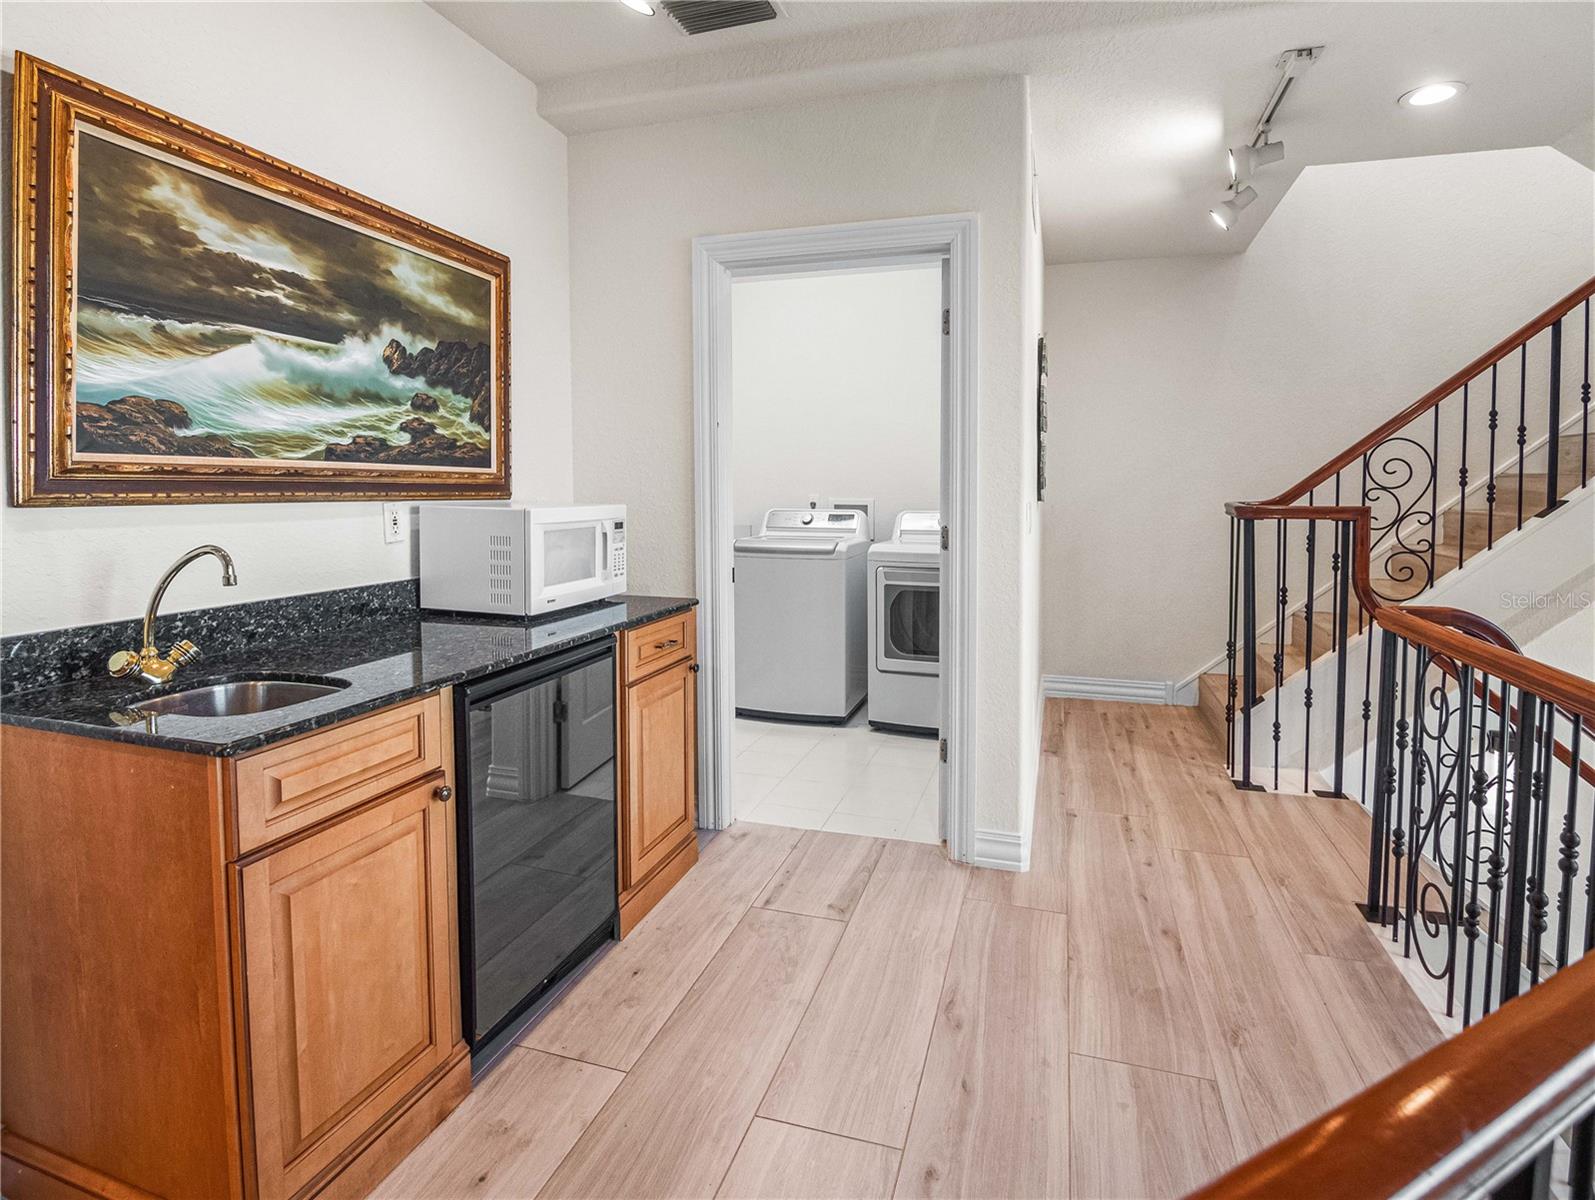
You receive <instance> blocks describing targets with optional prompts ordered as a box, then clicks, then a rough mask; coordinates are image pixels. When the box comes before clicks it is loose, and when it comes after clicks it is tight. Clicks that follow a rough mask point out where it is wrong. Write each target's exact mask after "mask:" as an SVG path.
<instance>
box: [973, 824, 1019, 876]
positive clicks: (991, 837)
mask: <svg viewBox="0 0 1595 1200" xmlns="http://www.w3.org/2000/svg"><path fill="white" fill-rule="evenodd" d="M969 865H970V866H972V867H989V868H991V869H992V870H996V871H1028V870H1029V869H1030V840H1029V839H1028V838H1026V837H1025V836H1024V835H1023V834H1018V833H1010V832H1009V831H1008V830H1006V829H977V830H975V853H974V855H973V856H972V857H971V858H970V860H969Z"/></svg>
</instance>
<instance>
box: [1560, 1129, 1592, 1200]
mask: <svg viewBox="0 0 1595 1200" xmlns="http://www.w3.org/2000/svg"><path fill="white" fill-rule="evenodd" d="M1569 1149H1570V1150H1571V1156H1570V1161H1569V1163H1568V1171H1567V1194H1568V1195H1569V1196H1577V1197H1578V1198H1579V1200H1589V1197H1590V1196H1595V1112H1592V1113H1590V1114H1589V1116H1587V1117H1584V1118H1582V1119H1580V1120H1578V1121H1575V1122H1573V1130H1572V1137H1571V1139H1569Z"/></svg>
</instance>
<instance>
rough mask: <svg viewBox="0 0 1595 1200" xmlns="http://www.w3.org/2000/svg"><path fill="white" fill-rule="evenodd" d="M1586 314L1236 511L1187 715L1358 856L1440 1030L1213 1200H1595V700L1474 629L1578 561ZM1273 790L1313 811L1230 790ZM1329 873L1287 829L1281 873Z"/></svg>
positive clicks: (1545, 665) (1590, 551)
mask: <svg viewBox="0 0 1595 1200" xmlns="http://www.w3.org/2000/svg"><path fill="white" fill-rule="evenodd" d="M1592 295H1595V280H1591V281H1589V282H1588V283H1586V284H1584V285H1583V286H1582V287H1580V288H1579V289H1577V290H1576V291H1575V292H1573V293H1572V294H1571V295H1569V296H1567V297H1564V298H1563V299H1562V300H1561V301H1559V302H1558V303H1557V304H1555V305H1553V306H1552V307H1551V308H1549V309H1547V310H1546V311H1545V312H1544V313H1542V314H1540V315H1539V316H1538V317H1536V318H1534V320H1532V321H1530V322H1529V323H1528V324H1526V325H1525V326H1523V327H1522V328H1521V329H1519V330H1517V331H1516V332H1514V333H1513V334H1512V335H1510V336H1509V337H1507V338H1506V339H1504V340H1503V341H1502V342H1501V343H1499V344H1498V345H1496V346H1495V347H1492V348H1491V349H1490V350H1489V351H1487V352H1486V353H1485V354H1483V355H1481V356H1480V357H1479V358H1478V359H1475V360H1474V361H1473V362H1472V363H1470V364H1468V365H1467V366H1466V367H1464V368H1463V369H1462V370H1461V371H1459V372H1458V373H1457V374H1456V375H1454V376H1452V377H1451V378H1450V379H1448V380H1446V381H1445V382H1444V383H1443V384H1441V385H1440V386H1439V387H1437V388H1435V389H1434V390H1433V391H1431V392H1429V393H1428V394H1427V395H1425V396H1423V397H1421V398H1420V399H1419V400H1417V401H1416V402H1414V403H1413V404H1412V405H1410V406H1409V407H1408V408H1406V409H1404V410H1402V411H1401V412H1400V413H1398V414H1396V415H1395V416H1394V417H1392V418H1391V419H1390V420H1389V421H1387V422H1386V423H1385V424H1383V425H1381V426H1380V427H1379V428H1378V429H1376V430H1374V431H1373V432H1372V433H1370V434H1368V435H1367V436H1366V437H1364V438H1362V439H1361V440H1360V441H1358V442H1357V443H1356V444H1355V445H1353V446H1351V447H1350V448H1348V449H1347V450H1346V451H1344V452H1342V453H1341V454H1340V455H1338V456H1336V457H1335V458H1334V459H1332V460H1330V461H1329V462H1328V463H1325V464H1324V465H1323V466H1322V467H1319V468H1318V469H1316V470H1315V471H1313V472H1312V473H1311V474H1309V475H1308V476H1307V477H1306V478H1305V479H1303V480H1301V481H1300V482H1299V483H1298V484H1296V485H1295V486H1294V487H1292V488H1290V489H1288V490H1287V491H1285V492H1283V493H1281V494H1280V495H1279V496H1276V497H1274V498H1273V499H1270V500H1264V501H1256V502H1252V501H1237V502H1234V503H1231V504H1229V505H1228V506H1227V512H1228V515H1229V517H1230V538H1229V555H1230V578H1229V596H1228V610H1227V613H1226V626H1225V628H1226V635H1227V640H1226V647H1225V653H1224V656H1223V658H1222V659H1221V660H1220V662H1221V663H1222V664H1223V667H1224V669H1223V671H1222V672H1219V671H1217V670H1209V671H1208V672H1206V673H1204V674H1203V675H1202V676H1201V677H1200V700H1199V707H1200V710H1201V715H1202V718H1203V723H1205V725H1206V726H1207V728H1208V729H1209V730H1211V731H1212V732H1213V733H1214V734H1215V735H1216V736H1217V737H1218V739H1219V741H1220V743H1221V745H1222V748H1223V753H1224V756H1225V761H1226V765H1227V766H1228V768H1229V773H1230V776H1231V782H1232V783H1233V785H1234V786H1235V787H1236V788H1237V789H1240V790H1239V792H1238V795H1237V797H1236V803H1237V804H1238V805H1240V806H1241V808H1242V809H1251V810H1254V811H1261V812H1265V813H1281V812H1288V811H1297V810H1299V811H1301V812H1303V813H1305V814H1308V815H1309V816H1310V817H1311V818H1312V819H1313V820H1315V821H1317V822H1319V823H1320V824H1324V825H1325V826H1326V827H1331V826H1332V827H1333V828H1334V829H1335V830H1336V831H1338V832H1339V833H1342V834H1346V835H1347V837H1346V839H1345V842H1344V844H1342V845H1340V846H1338V847H1337V853H1338V854H1339V855H1340V856H1341V857H1343V858H1345V860H1346V861H1347V862H1348V863H1351V864H1352V869H1353V871H1355V872H1356V873H1357V874H1358V875H1361V876H1362V877H1363V878H1364V880H1365V888H1364V891H1363V895H1362V899H1361V902H1360V903H1358V904H1357V906H1356V907H1357V909H1358V910H1360V912H1361V915H1362V916H1363V917H1364V918H1365V919H1366V921H1367V922H1368V923H1369V925H1370V927H1371V928H1373V929H1374V931H1375V933H1376V935H1377V937H1378V939H1379V941H1380V942H1381V943H1382V944H1383V945H1384V947H1385V948H1386V950H1388V951H1389V953H1390V954H1391V955H1392V956H1393V957H1394V958H1395V959H1396V961H1397V964H1398V967H1399V968H1400V970H1401V973H1402V975H1403V976H1404V977H1405V978H1406V980H1407V981H1408V983H1409V984H1410V985H1411V986H1412V990H1413V991H1414V992H1415V993H1417V994H1418V995H1419V997H1420V998H1422V999H1423V1000H1424V1003H1425V1004H1426V1005H1427V1006H1428V1007H1429V1009H1430V1012H1431V1013H1432V1014H1433V1015H1434V1016H1435V1018H1436V1020H1437V1021H1438V1022H1439V1023H1440V1025H1441V1027H1442V1028H1443V1029H1445V1030H1447V1031H1448V1032H1455V1036H1454V1037H1452V1038H1450V1039H1449V1040H1448V1041H1446V1042H1445V1043H1444V1044H1442V1045H1441V1046H1440V1047H1438V1048H1437V1049H1435V1050H1433V1051H1431V1052H1430V1053H1429V1054H1427V1055H1425V1056H1424V1057H1423V1058H1420V1059H1418V1060H1416V1061H1414V1062H1412V1063H1410V1064H1408V1065H1407V1066H1406V1067H1403V1068H1401V1069H1400V1070H1398V1071H1397V1072H1396V1073H1395V1074H1393V1075H1391V1076H1390V1077H1389V1078H1388V1079H1386V1080H1385V1081H1383V1082H1382V1083H1380V1084H1376V1085H1375V1086H1374V1087H1372V1088H1370V1089H1369V1090H1368V1091H1366V1092H1365V1093H1363V1095H1362V1096H1359V1097H1358V1098H1357V1099H1355V1100H1353V1101H1351V1102H1349V1103H1348V1104H1346V1105H1343V1106H1342V1107H1341V1108H1339V1109H1336V1110H1334V1111H1333V1112H1331V1113H1329V1114H1327V1115H1326V1116H1324V1117H1323V1118H1321V1119H1320V1120H1319V1121H1318V1122H1316V1123H1314V1124H1312V1125H1309V1126H1308V1127H1306V1128H1305V1129H1303V1130H1301V1131H1299V1132H1298V1133H1297V1134H1295V1135H1293V1136H1291V1137H1289V1138H1286V1139H1285V1140H1284V1141H1282V1142H1280V1143H1279V1144H1278V1145H1277V1146H1276V1147H1274V1148H1273V1149H1272V1150H1270V1151H1268V1152H1265V1153H1264V1154H1263V1155H1260V1156H1258V1157H1257V1158H1255V1159H1254V1160H1252V1162H1250V1163H1248V1164H1246V1165H1244V1166H1242V1167H1241V1168H1239V1169H1237V1170H1236V1171H1233V1172H1231V1173H1230V1174H1229V1175H1227V1176H1225V1177H1224V1178H1222V1179H1220V1180H1218V1181H1217V1182H1215V1183H1214V1184H1212V1185H1210V1186H1209V1187H1208V1188H1207V1189H1205V1190H1203V1191H1202V1192H1200V1193H1198V1195H1199V1196H1200V1197H1201V1198H1202V1200H1269V1198H1271V1197H1274V1196H1278V1195H1286V1194H1300V1195H1312V1196H1319V1195H1323V1196H1336V1197H1346V1198H1347V1200H1350V1198H1351V1197H1360V1196H1365V1195H1380V1196H1383V1195H1395V1194H1401V1195H1414V1196H1419V1195H1421V1196H1425V1197H1428V1196H1434V1197H1438V1196H1441V1195H1446V1196H1450V1195H1469V1196H1474V1195H1478V1196H1491V1197H1500V1198H1505V1197H1508V1196H1510V1197H1514V1198H1516V1197H1533V1198H1535V1200H1541V1198H1544V1200H1549V1198H1550V1197H1551V1196H1562V1195H1566V1196H1570V1197H1576V1198H1577V1200H1595V1054H1592V1046H1591V1039H1590V1030H1591V1026H1590V1013H1591V1011H1592V1009H1591V1005H1592V1003H1595V860H1592V859H1591V857H1590V853H1589V848H1590V847H1595V736H1592V734H1595V681H1592V680H1590V679H1586V678H1582V677H1581V676H1578V675H1575V674H1572V673H1570V672H1568V671H1564V670H1560V669H1558V668H1557V667H1556V666H1554V665H1552V664H1551V663H1549V662H1542V661H1538V660H1536V659H1534V658H1532V657H1530V656H1527V655H1525V654H1523V653H1522V652H1521V650H1520V648H1519V647H1518V646H1517V644H1516V643H1515V642H1514V641H1513V639H1512V637H1511V636H1510V634H1508V633H1507V632H1506V631H1504V630H1502V629H1501V628H1499V627H1498V626H1496V625H1495V624H1493V623H1492V622H1491V621H1489V620H1487V619H1485V618H1484V617H1482V616H1480V615H1478V614H1476V613H1473V612H1469V611H1466V608H1467V605H1468V604H1470V603H1478V604H1480V605H1481V606H1482V605H1483V604H1490V605H1491V606H1492V607H1491V608H1490V609H1487V610H1485V611H1493V605H1494V601H1493V599H1491V600H1484V599H1482V597H1485V596H1486V595H1490V594H1492V593H1493V592H1494V591H1495V589H1496V588H1498V587H1499V588H1506V589H1510V590H1512V591H1514V592H1517V591H1524V590H1527V589H1531V588H1536V587H1545V586H1548V585H1549V586H1555V585H1557V584H1561V583H1563V582H1566V581H1567V580H1568V579H1569V577H1574V576H1577V575H1578V573H1579V572H1580V571H1582V570H1587V569H1589V568H1590V567H1591V566H1592V565H1595V536H1592V533H1595V528H1592V527H1595V428H1592V425H1591V415H1592V414H1591V412H1590V400H1591V396H1590V358H1591V331H1590V317H1591V312H1590V309H1591V303H1592V299H1591V298H1592ZM1503 539H1504V540H1505V542H1506V544H1505V545H1502V544H1501V543H1502V542H1503ZM1453 572H1458V573H1459V574H1458V576H1457V578H1455V579H1454V580H1451V581H1449V583H1448V584H1447V586H1445V588H1444V589H1443V591H1442V593H1441V594H1440V595H1439V596H1431V595H1430V594H1429V593H1430V592H1431V590H1432V589H1434V587H1435V585H1436V583H1437V582H1440V581H1443V580H1445V579H1446V577H1447V576H1449V575H1451V574H1452V573H1453ZM1541 572H1547V573H1549V574H1552V575H1555V576H1556V578H1554V579H1547V578H1535V575H1536V574H1537V573H1541ZM1470 596H1471V597H1474V598H1475V599H1474V600H1469V599H1468V597H1470ZM1414 600H1416V601H1418V603H1410V602H1411V601H1414ZM1353 776H1355V777H1353ZM1298 785H1299V788H1298ZM1288 790H1300V791H1303V792H1315V793H1317V794H1316V795H1314V796H1302V797H1295V798H1292V797H1287V796H1279V795H1265V796H1256V797H1251V798H1246V792H1247V791H1254V792H1265V791H1274V792H1281V791H1288ZM1359 846H1360V852H1359ZM1321 862H1322V855H1320V854H1316V853H1315V852H1314V849H1313V847H1312V846H1311V845H1309V844H1308V842H1307V839H1305V838H1296V839H1294V840H1293V841H1291V842H1290V843H1289V844H1284V845H1281V846H1279V847H1277V849H1276V852H1275V853H1274V854H1273V855H1271V856H1270V861H1269V863H1268V869H1269V870H1270V871H1272V872H1277V873H1278V875H1279V876H1280V877H1282V878H1284V879H1286V880H1287V881H1288V880H1292V879H1295V878H1297V877H1303V878H1305V877H1311V876H1312V875H1313V873H1314V872H1315V871H1316V870H1318V869H1319V867H1320V866H1321ZM1349 907H1350V906H1348V905H1345V904H1344V902H1342V904H1341V905H1340V906H1338V907H1337V906H1334V905H1331V906H1330V907H1328V908H1327V909H1326V910H1324V911H1323V912H1321V913H1315V918H1317V919H1320V920H1322V921H1323V922H1324V923H1326V924H1327V923H1328V922H1329V921H1331V920H1333V919H1336V918H1337V917H1339V916H1343V915H1345V913H1346V911H1347V910H1348V909H1349ZM1409 999H1410V998H1409ZM1365 1016H1366V1019H1367V1020H1368V1021H1370V1022H1388V1021H1393V1020H1394V1019H1395V1016H1396V1015H1395V1013H1394V1011H1393V1010H1392V1009H1389V1008H1388V1006H1384V1007H1381V1006H1375V1007H1371V1008H1370V1009H1368V1011H1367V1012H1366V1014H1365ZM1457 1031H1459V1032H1457ZM1523 1067H1527V1069H1526V1070H1520V1068H1523ZM1514 1074H1515V1075H1516V1078H1515V1079H1514V1078H1513V1076H1514Z"/></svg>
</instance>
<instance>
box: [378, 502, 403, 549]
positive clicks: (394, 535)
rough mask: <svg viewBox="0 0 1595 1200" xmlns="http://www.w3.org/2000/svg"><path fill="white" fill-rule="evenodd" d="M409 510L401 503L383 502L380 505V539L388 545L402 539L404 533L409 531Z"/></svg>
mask: <svg viewBox="0 0 1595 1200" xmlns="http://www.w3.org/2000/svg"><path fill="white" fill-rule="evenodd" d="M409 523H410V522H409V512H408V511H407V510H406V508H405V506H404V505H402V504H384V505H383V506H382V540H383V541H384V542H387V543H389V544H390V545H391V544H392V543H394V542H402V541H404V535H405V534H406V533H408V532H409V529H408V526H409Z"/></svg>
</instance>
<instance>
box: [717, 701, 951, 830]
mask: <svg viewBox="0 0 1595 1200" xmlns="http://www.w3.org/2000/svg"><path fill="white" fill-rule="evenodd" d="M735 737H736V744H735V746H734V747H733V749H734V752H735V758H734V759H733V763H732V785H731V802H732V810H731V811H732V814H733V816H734V817H735V819H736V820H738V821H754V822H757V823H759V824H761V825H786V826H789V827H792V828H796V829H829V830H833V831H835V832H837V833H860V834H867V835H869V836H872V837H886V838H899V839H902V840H904V841H911V842H932V843H935V842H939V841H940V840H941V838H940V837H939V836H938V835H937V831H936V742H935V739H933V738H928V737H915V736H913V735H910V734H901V733H885V732H883V731H881V730H879V729H872V728H870V726H869V723H868V722H867V721H866V720H865V719H864V716H863V714H862V712H861V713H860V714H859V716H857V717H855V718H854V720H853V722H852V723H851V724H849V725H845V726H838V725H794V724H789V723H786V722H780V721H750V720H745V719H743V718H741V717H738V718H737V720H736V730H735Z"/></svg>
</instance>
